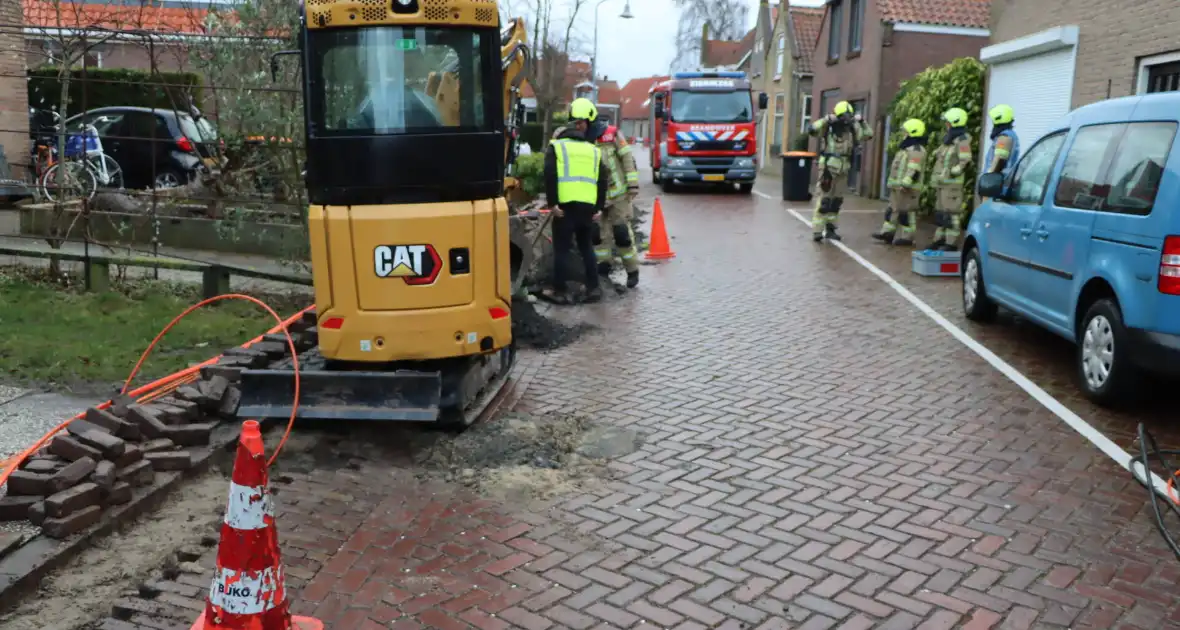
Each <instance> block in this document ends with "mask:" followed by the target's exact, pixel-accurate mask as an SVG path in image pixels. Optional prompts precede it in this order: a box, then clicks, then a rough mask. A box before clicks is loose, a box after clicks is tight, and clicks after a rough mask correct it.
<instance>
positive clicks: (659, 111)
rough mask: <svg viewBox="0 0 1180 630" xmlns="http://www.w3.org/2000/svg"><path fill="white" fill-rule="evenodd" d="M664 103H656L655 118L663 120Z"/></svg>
mask: <svg viewBox="0 0 1180 630" xmlns="http://www.w3.org/2000/svg"><path fill="white" fill-rule="evenodd" d="M664 113H665V112H664V101H656V118H659V119H660V120H663V119H664Z"/></svg>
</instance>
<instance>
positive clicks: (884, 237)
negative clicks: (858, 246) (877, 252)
mask: <svg viewBox="0 0 1180 630" xmlns="http://www.w3.org/2000/svg"><path fill="white" fill-rule="evenodd" d="M872 237H873V238H875V239H877V240H878V241H881V242H882V243H885V244H886V245H889V244H891V243H893V232H891V231H886V230H881V231H880V232H874V233H873V234H872Z"/></svg>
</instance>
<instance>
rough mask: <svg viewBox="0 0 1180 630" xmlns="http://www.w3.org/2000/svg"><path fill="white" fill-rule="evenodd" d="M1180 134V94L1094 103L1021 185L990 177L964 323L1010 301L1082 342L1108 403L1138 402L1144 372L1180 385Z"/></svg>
mask: <svg viewBox="0 0 1180 630" xmlns="http://www.w3.org/2000/svg"><path fill="white" fill-rule="evenodd" d="M1017 116H1019V112H1017ZM1178 125H1180V92H1166V93H1158V94H1148V95H1144V96H1130V97H1125V98H1117V99H1111V100H1107V101H1102V102H1099V103H1094V104H1092V105H1086V106H1085V107H1081V108H1078V109H1076V110H1074V111H1073V112H1071V113H1070V114H1068V115H1067V116H1066V117H1065V118H1064V119H1063V120H1061V121H1060V122H1059V123H1058V124H1056V125H1054V126H1053V127H1052V128H1051V129H1050V131H1049V132H1048V133H1046V134H1045V135H1044V136H1042V137H1041V138H1039V139H1038V140H1037V141H1036V143H1035V144H1033V145H1032V146H1029V147H1028V149H1027V150H1026V151H1024V152H1023V155H1022V156H1021V158H1020V162H1019V163H1018V164H1017V165H1016V168H1015V169H1013V170H1012V172H1011V174H1010V175H1009V177H1007V178H1005V177H1004V176H1003V175H1001V174H998V173H994V174H985V175H982V176H980V178H979V195H980V196H981V197H984V198H985V201H984V202H983V203H982V204H981V205H980V206H979V208H977V209H976V210H975V213H974V214H973V215H972V217H971V222H970V224H969V225H968V228H967V234H966V238H964V241H963V251H962V257H963V258H962V260H963V264H962V279H963V310H964V312H965V314H966V315H967V317H968V318H970V319H972V320H976V321H988V320H990V319H992V318H993V317H994V316H995V314H996V310H997V306H1003V307H1004V308H1007V309H1009V310H1011V311H1014V312H1015V313H1017V314H1018V315H1020V316H1022V317H1024V318H1025V319H1028V320H1030V321H1032V322H1035V323H1037V324H1038V325H1040V326H1043V327H1045V328H1046V329H1048V330H1050V331H1052V332H1055V333H1057V334H1059V335H1061V336H1063V337H1065V338H1067V339H1070V340H1072V341H1074V342H1075V343H1076V344H1077V355H1076V357H1077V358H1076V360H1075V362H1076V368H1077V374H1078V380H1079V382H1080V385H1081V387H1082V389H1083V390H1084V391H1085V393H1086V395H1087V396H1088V397H1089V398H1090V399H1091V400H1093V401H1095V402H1097V403H1100V404H1106V405H1110V404H1118V403H1120V402H1124V401H1126V400H1128V399H1129V398H1131V397H1132V396H1133V395H1134V394H1135V388H1136V385H1137V384H1138V383H1139V382H1140V379H1139V378H1138V377H1139V376H1141V375H1143V374H1145V373H1151V374H1154V375H1161V376H1166V377H1177V376H1180V149H1177V148H1176V143H1175V140H1176V135H1177V126H1178ZM1026 146H1027V145H1026Z"/></svg>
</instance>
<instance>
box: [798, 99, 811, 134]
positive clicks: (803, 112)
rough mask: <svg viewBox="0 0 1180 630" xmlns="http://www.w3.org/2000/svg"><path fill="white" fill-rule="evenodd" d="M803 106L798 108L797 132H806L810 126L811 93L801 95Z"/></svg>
mask: <svg viewBox="0 0 1180 630" xmlns="http://www.w3.org/2000/svg"><path fill="white" fill-rule="evenodd" d="M802 102H803V106H802V107H800V108H799V114H800V116H799V132H800V133H807V130H808V129H809V128H811V95H810V94H804V95H803V101H802Z"/></svg>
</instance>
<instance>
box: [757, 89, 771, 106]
mask: <svg viewBox="0 0 1180 630" xmlns="http://www.w3.org/2000/svg"><path fill="white" fill-rule="evenodd" d="M769 105H770V97H769V96H767V95H766V92H761V93H759V94H758V109H766V108H767V106H769Z"/></svg>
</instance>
